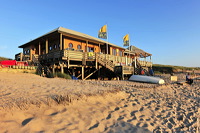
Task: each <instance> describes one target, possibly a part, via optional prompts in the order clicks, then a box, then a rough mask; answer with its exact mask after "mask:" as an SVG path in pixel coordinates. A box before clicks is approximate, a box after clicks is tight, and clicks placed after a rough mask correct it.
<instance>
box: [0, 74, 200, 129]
mask: <svg viewBox="0 0 200 133" xmlns="http://www.w3.org/2000/svg"><path fill="white" fill-rule="evenodd" d="M198 110H199V112H198ZM199 116H200V82H199V81H198V80H197V81H195V83H194V84H193V85H191V86H189V85H186V86H181V85H177V84H168V85H162V86H160V85H155V84H144V83H136V82H129V81H74V80H64V79H59V78H54V79H48V78H43V77H39V76H37V75H32V74H22V73H0V132H9V133H13V132H21V133H24V132H25V133H26V132H34V133H35V132H38V133H39V132H49V133H50V132H56V133H62V132H63V133H66V132H67V133H80V132H83V133H84V132H87V133H88V132H91V133H97V132H105V133H112V132H114V133H121V132H127V133H133V132H136V133H143V132H147V133H148V132H181V131H185V132H197V128H198V126H199V127H200V125H199V122H198V120H199V119H200V118H199ZM198 118H199V119H198Z"/></svg>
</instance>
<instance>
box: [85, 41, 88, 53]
mask: <svg viewBox="0 0 200 133" xmlns="http://www.w3.org/2000/svg"><path fill="white" fill-rule="evenodd" d="M85 52H88V41H86V50H85Z"/></svg>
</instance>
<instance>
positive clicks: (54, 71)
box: [53, 64, 55, 74]
mask: <svg viewBox="0 0 200 133" xmlns="http://www.w3.org/2000/svg"><path fill="white" fill-rule="evenodd" d="M54 73H55V64H53V74H54Z"/></svg>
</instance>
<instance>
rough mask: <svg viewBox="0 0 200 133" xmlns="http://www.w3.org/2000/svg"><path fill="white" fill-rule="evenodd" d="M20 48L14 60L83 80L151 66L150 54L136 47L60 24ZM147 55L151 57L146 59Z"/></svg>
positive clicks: (121, 75) (117, 75)
mask: <svg viewBox="0 0 200 133" xmlns="http://www.w3.org/2000/svg"><path fill="white" fill-rule="evenodd" d="M106 45H108V46H106ZM19 48H23V52H22V53H19V54H16V55H15V58H16V60H20V61H28V62H29V64H30V65H37V66H38V68H39V67H48V69H49V70H50V71H51V72H53V73H55V72H58V71H59V72H61V73H69V74H70V75H73V76H75V77H77V78H78V79H82V80H85V79H105V78H106V79H113V78H119V79H124V78H126V77H128V76H131V75H132V74H140V72H141V70H142V69H144V70H145V72H147V71H148V69H149V68H151V67H152V62H151V54H149V53H147V52H145V51H143V50H141V49H139V48H137V47H134V46H130V48H128V49H125V48H123V47H120V46H117V45H115V44H112V43H107V42H106V41H103V40H101V39H98V38H95V37H92V36H89V35H87V34H83V33H80V32H76V31H73V30H69V29H66V28H63V27H59V28H57V29H55V30H53V31H50V32H49V33H47V34H45V35H43V36H40V37H38V38H36V39H34V40H31V41H30V42H28V43H25V44H23V45H21V46H19ZM129 49H130V51H129ZM107 52H108V53H107ZM147 57H150V58H149V59H148V61H147Z"/></svg>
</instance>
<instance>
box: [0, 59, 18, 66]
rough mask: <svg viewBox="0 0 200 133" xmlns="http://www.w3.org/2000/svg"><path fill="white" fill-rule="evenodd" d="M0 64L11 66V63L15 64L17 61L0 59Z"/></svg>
mask: <svg viewBox="0 0 200 133" xmlns="http://www.w3.org/2000/svg"><path fill="white" fill-rule="evenodd" d="M0 65H1V66H5V67H8V66H13V65H17V61H16V60H4V61H0Z"/></svg>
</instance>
